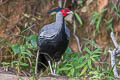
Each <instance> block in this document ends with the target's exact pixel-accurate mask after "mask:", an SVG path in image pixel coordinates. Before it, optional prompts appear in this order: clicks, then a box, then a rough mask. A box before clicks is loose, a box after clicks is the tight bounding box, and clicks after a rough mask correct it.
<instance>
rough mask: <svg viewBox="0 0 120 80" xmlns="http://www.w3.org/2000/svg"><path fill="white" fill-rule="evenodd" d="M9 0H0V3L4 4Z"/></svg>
mask: <svg viewBox="0 0 120 80" xmlns="http://www.w3.org/2000/svg"><path fill="white" fill-rule="evenodd" d="M8 1H9V0H6V1H3V0H1V1H0V5H3V4H5V3H7V2H8Z"/></svg>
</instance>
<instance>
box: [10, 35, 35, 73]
mask: <svg viewBox="0 0 120 80" xmlns="http://www.w3.org/2000/svg"><path fill="white" fill-rule="evenodd" d="M36 37H37V36H36V35H30V36H29V37H26V38H25V39H26V41H25V43H24V44H20V45H19V44H13V45H12V46H11V48H12V50H13V53H14V56H15V57H16V55H17V59H16V60H13V61H12V62H11V65H13V66H16V67H17V70H18V73H19V72H20V69H21V68H23V67H26V68H27V67H28V66H29V65H32V64H33V63H34V62H32V61H33V60H32V58H33V54H32V52H31V50H35V47H36V45H37V44H36ZM33 71H34V70H32V68H31V70H30V72H33Z"/></svg>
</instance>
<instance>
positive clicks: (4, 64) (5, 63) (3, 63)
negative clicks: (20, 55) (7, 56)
mask: <svg viewBox="0 0 120 80" xmlns="http://www.w3.org/2000/svg"><path fill="white" fill-rule="evenodd" d="M0 64H2V65H3V66H6V65H9V64H10V63H8V62H1V63H0Z"/></svg>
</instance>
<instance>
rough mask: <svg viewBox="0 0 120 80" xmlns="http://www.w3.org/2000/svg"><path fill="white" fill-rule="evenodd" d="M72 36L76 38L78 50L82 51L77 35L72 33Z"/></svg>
mask: <svg viewBox="0 0 120 80" xmlns="http://www.w3.org/2000/svg"><path fill="white" fill-rule="evenodd" d="M73 36H74V37H75V39H76V42H77V45H78V50H79V51H80V52H82V50H81V46H80V41H79V38H78V37H77V35H76V34H73Z"/></svg>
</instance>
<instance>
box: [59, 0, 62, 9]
mask: <svg viewBox="0 0 120 80" xmlns="http://www.w3.org/2000/svg"><path fill="white" fill-rule="evenodd" d="M58 6H59V7H60V8H62V0H58Z"/></svg>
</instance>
